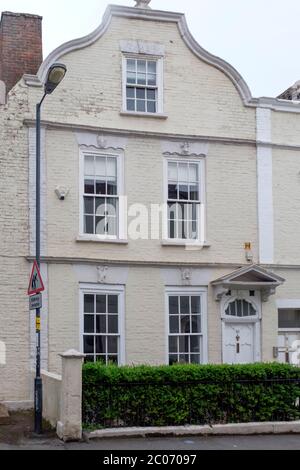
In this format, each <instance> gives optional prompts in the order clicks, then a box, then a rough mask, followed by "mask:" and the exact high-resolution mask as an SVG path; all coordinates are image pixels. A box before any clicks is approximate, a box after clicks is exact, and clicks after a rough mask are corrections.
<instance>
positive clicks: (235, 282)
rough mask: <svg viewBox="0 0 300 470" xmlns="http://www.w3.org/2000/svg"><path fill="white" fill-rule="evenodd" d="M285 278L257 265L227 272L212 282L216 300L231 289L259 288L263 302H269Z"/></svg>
mask: <svg viewBox="0 0 300 470" xmlns="http://www.w3.org/2000/svg"><path fill="white" fill-rule="evenodd" d="M284 282H285V279H283V278H282V277H280V276H278V275H277V274H274V273H272V272H270V271H268V270H266V269H264V268H261V267H260V266H257V265H252V266H246V267H244V268H241V269H238V270H236V271H233V272H232V273H229V274H226V275H225V276H222V277H220V278H218V279H216V280H215V281H213V282H212V283H211V285H212V286H213V288H214V293H215V300H217V301H220V300H221V298H222V297H223V295H225V294H226V293H227V292H228V291H229V290H231V289H240V290H259V291H260V292H261V297H262V301H263V302H267V301H268V299H269V297H270V295H273V294H275V292H276V288H277V287H278V286H281V285H282V284H283V283H284Z"/></svg>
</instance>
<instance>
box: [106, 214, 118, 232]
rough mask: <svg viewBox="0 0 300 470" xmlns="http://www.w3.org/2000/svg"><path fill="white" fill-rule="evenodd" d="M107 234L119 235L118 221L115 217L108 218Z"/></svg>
mask: <svg viewBox="0 0 300 470" xmlns="http://www.w3.org/2000/svg"><path fill="white" fill-rule="evenodd" d="M106 233H107V234H108V235H110V236H116V235H117V219H116V218H115V217H107V229H106Z"/></svg>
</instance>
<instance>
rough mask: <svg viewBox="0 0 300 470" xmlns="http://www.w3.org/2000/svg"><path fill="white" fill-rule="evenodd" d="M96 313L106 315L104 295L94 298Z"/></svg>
mask: <svg viewBox="0 0 300 470" xmlns="http://www.w3.org/2000/svg"><path fill="white" fill-rule="evenodd" d="M96 312H97V313H106V295H97V296H96Z"/></svg>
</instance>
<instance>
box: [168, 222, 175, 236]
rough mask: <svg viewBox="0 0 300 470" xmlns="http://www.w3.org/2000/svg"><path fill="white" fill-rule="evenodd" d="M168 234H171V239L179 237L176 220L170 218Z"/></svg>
mask: <svg viewBox="0 0 300 470" xmlns="http://www.w3.org/2000/svg"><path fill="white" fill-rule="evenodd" d="M168 236H169V238H171V239H175V238H177V234H176V223H175V222H174V220H169V232H168Z"/></svg>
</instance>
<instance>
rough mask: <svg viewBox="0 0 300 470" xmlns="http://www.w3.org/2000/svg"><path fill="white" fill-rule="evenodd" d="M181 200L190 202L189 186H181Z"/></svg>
mask: <svg viewBox="0 0 300 470" xmlns="http://www.w3.org/2000/svg"><path fill="white" fill-rule="evenodd" d="M179 199H181V200H188V199H189V187H188V185H183V184H180V185H179Z"/></svg>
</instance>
